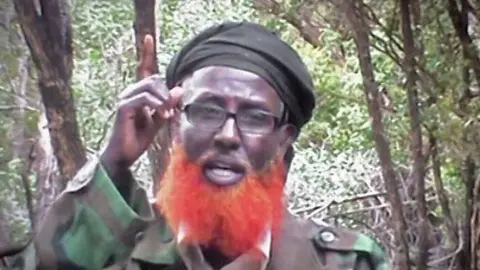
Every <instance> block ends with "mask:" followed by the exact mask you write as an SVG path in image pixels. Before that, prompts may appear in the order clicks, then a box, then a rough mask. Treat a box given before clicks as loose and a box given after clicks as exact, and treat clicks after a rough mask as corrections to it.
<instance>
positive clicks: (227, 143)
mask: <svg viewBox="0 0 480 270" xmlns="http://www.w3.org/2000/svg"><path fill="white" fill-rule="evenodd" d="M214 140H215V145H216V146H217V147H220V148H223V149H225V150H235V149H237V148H239V147H240V134H239V133H238V129H237V126H236V125H235V120H234V119H233V118H229V119H227V121H225V123H224V124H223V126H222V127H221V128H220V130H219V131H218V132H217V134H216V135H215V138H214Z"/></svg>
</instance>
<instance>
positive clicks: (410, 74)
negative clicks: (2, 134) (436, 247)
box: [400, 0, 429, 270]
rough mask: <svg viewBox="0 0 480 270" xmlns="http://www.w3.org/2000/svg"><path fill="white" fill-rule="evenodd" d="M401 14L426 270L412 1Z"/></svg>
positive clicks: (420, 260) (421, 268)
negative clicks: (411, 13) (411, 12)
mask: <svg viewBox="0 0 480 270" xmlns="http://www.w3.org/2000/svg"><path fill="white" fill-rule="evenodd" d="M400 13H401V18H402V34H403V51H404V59H403V61H404V63H403V68H404V70H405V73H406V77H407V84H406V88H407V89H406V90H407V100H408V115H409V119H410V137H411V138H410V149H411V154H412V159H413V181H414V183H415V187H416V188H415V189H416V194H415V199H416V200H417V207H418V209H417V211H418V220H419V224H418V254H417V263H416V266H417V269H418V270H426V269H427V261H428V248H429V237H428V235H429V230H428V221H427V204H426V202H425V164H424V157H423V147H422V144H423V143H422V129H421V120H420V111H419V109H418V103H419V100H418V91H417V78H418V76H417V74H416V72H415V54H416V50H415V44H414V40H413V32H412V28H411V19H410V17H411V15H410V0H401V3H400Z"/></svg>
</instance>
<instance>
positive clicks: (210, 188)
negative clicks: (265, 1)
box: [10, 22, 387, 270]
mask: <svg viewBox="0 0 480 270" xmlns="http://www.w3.org/2000/svg"><path fill="white" fill-rule="evenodd" d="M152 47H153V41H152V39H151V37H147V38H146V39H145V42H144V48H145V49H144V51H143V57H142V60H141V63H140V69H141V70H142V72H143V73H144V74H145V76H146V78H144V79H143V80H141V81H140V82H138V83H136V84H134V85H132V86H130V87H128V88H127V89H126V90H124V91H123V92H122V94H121V95H120V103H119V107H118V110H117V116H116V120H115V124H114V127H113V132H112V135H111V138H110V140H109V142H108V144H107V146H106V147H105V150H104V151H103V152H102V154H101V155H100V157H99V159H93V160H92V161H90V162H89V164H87V165H85V166H84V168H83V169H82V170H81V171H80V172H79V173H78V175H77V176H76V177H75V179H73V180H72V181H70V183H69V185H68V187H67V189H66V190H65V192H64V193H62V194H61V195H60V197H59V198H58V199H57V200H56V202H55V203H54V204H53V205H52V207H51V208H50V209H49V211H48V213H47V214H46V217H45V221H44V223H43V225H42V226H41V228H40V229H39V232H38V234H37V235H36V237H35V239H34V241H33V243H32V244H30V245H29V246H28V247H27V248H26V249H25V252H24V253H23V254H22V256H17V258H18V259H15V258H13V259H10V261H11V268H12V269H34V268H35V267H37V269H175V270H183V269H190V270H207V269H208V270H213V269H224V270H240V269H245V270H257V269H258V270H260V269H268V270H292V269H298V270H308V269H312V270H313V269H326V270H336V269H357V270H366V269H374V270H381V269H387V262H386V259H385V256H384V253H383V251H382V250H381V248H380V247H379V246H378V245H377V244H376V243H375V242H374V241H373V240H371V239H370V238H368V237H366V236H364V235H361V234H354V233H351V232H347V231H344V230H340V229H334V228H328V227H324V226H320V225H317V224H315V223H313V222H311V221H300V220H298V219H296V218H294V217H293V216H292V215H291V214H289V213H288V211H287V210H286V208H285V205H284V200H283V187H284V184H285V181H286V174H287V170H288V169H287V168H288V166H289V164H290V161H291V158H292V155H293V152H292V143H293V142H294V141H295V139H296V137H297V135H298V133H299V131H300V129H301V127H302V126H303V125H304V124H305V123H306V122H308V120H309V119H310V118H311V115H312V110H313V108H314V103H315V102H314V100H315V97H314V95H313V92H312V91H313V84H312V80H311V77H310V75H309V73H308V72H307V69H306V67H305V65H304V64H303V62H302V61H301V59H300V57H299V56H298V55H297V53H296V52H295V51H294V50H293V49H292V48H291V47H290V46H289V45H288V44H286V43H284V42H283V41H281V40H280V39H279V38H278V37H277V35H276V34H274V33H272V32H270V31H268V30H267V29H265V28H264V27H262V26H260V25H257V24H253V23H247V22H241V23H233V22H228V23H223V24H220V25H216V26H213V27H210V28H208V29H206V30H205V31H203V32H202V33H200V34H199V35H197V36H196V37H195V38H193V39H192V40H191V41H189V42H188V43H187V44H186V45H185V46H184V47H183V48H182V49H181V50H180V51H179V52H178V53H177V54H176V55H175V57H174V58H173V59H172V61H171V63H170V65H169V66H168V69H167V71H166V87H162V80H161V79H160V78H159V77H158V75H152V76H150V75H151V74H150V72H149V70H151V66H152V65H151V63H152V60H151V59H152V57H153V56H152V51H153V49H152ZM167 89H168V90H167ZM165 125H169V127H170V128H171V137H172V147H171V155H170V162H169V164H168V166H167V170H166V172H165V174H164V176H163V177H162V179H157V180H156V181H158V184H159V188H158V194H157V196H156V200H155V204H154V206H153V207H150V205H149V204H148V202H147V200H146V197H145V193H144V192H143V190H142V189H140V188H138V187H137V185H136V182H135V181H134V180H133V178H132V174H131V173H130V171H129V169H128V168H129V166H130V165H132V164H133V163H134V162H135V161H136V160H137V159H138V158H139V156H140V155H141V154H142V153H143V152H144V151H145V150H146V149H147V147H148V145H149V144H150V143H151V141H152V140H153V137H154V135H155V134H156V133H157V131H158V130H159V129H160V128H162V127H165ZM319 196H322V194H319ZM15 267H16V268H15Z"/></svg>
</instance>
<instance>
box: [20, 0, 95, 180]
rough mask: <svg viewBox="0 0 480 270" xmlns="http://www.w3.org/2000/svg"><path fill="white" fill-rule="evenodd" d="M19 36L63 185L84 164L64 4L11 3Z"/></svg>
mask: <svg viewBox="0 0 480 270" xmlns="http://www.w3.org/2000/svg"><path fill="white" fill-rule="evenodd" d="M13 3H14V5H15V9H16V11H17V14H18V17H19V20H20V24H21V28H22V32H23V34H24V36H25V40H26V42H27V45H28V47H29V49H30V52H31V55H32V59H33V61H34V63H35V65H36V67H37V71H38V87H39V90H40V94H41V97H42V101H43V104H44V106H45V111H46V116H47V119H48V129H49V132H50V136H51V144H52V147H53V150H54V152H55V157H56V160H57V163H58V167H59V170H60V173H61V175H62V178H63V180H64V181H63V182H62V184H63V185H65V184H66V181H68V180H69V179H71V178H72V177H73V176H74V175H75V174H76V172H77V170H78V169H80V167H81V166H82V165H83V164H84V163H85V161H86V155H85V148H84V147H83V144H82V141H81V139H80V133H79V130H78V126H77V119H76V111H75V104H74V101H73V96H72V89H71V86H70V83H71V76H72V69H73V55H72V30H71V22H70V12H69V6H68V3H67V1H66V0H51V1H40V2H39V8H38V10H37V5H35V1H30V0H15V1H13Z"/></svg>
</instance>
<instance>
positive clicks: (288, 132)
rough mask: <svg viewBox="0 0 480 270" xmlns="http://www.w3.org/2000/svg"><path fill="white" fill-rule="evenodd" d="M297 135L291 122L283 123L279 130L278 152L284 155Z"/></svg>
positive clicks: (296, 130) (295, 128)
mask: <svg viewBox="0 0 480 270" xmlns="http://www.w3.org/2000/svg"><path fill="white" fill-rule="evenodd" d="M297 135H298V129H297V127H295V126H294V125H292V124H285V125H283V126H282V127H281V128H280V130H279V136H280V140H279V149H278V150H279V152H280V154H281V155H282V156H284V155H285V153H286V152H287V150H288V148H289V147H290V146H291V145H292V144H293V143H294V142H295V139H296V138H297Z"/></svg>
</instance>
